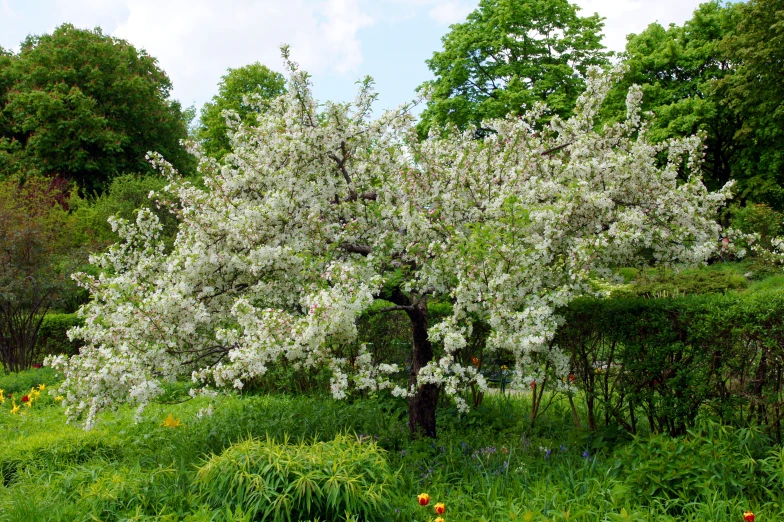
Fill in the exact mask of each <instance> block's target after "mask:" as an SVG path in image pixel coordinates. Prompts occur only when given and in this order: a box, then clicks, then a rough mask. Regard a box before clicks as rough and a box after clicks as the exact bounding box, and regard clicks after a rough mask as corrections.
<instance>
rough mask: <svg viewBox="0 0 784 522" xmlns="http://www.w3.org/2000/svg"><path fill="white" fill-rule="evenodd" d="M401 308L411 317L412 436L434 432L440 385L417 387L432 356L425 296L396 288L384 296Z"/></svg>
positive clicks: (410, 401)
mask: <svg viewBox="0 0 784 522" xmlns="http://www.w3.org/2000/svg"><path fill="white" fill-rule="evenodd" d="M385 298H386V299H388V300H389V301H391V302H393V303H395V304H396V305H397V306H398V307H399V308H398V309H399V310H400V309H402V310H404V311H405V312H406V314H407V315H408V318H409V319H410V320H411V329H412V333H413V350H412V353H411V370H410V371H409V373H408V387H409V389H414V390H415V391H414V394H413V395H412V396H410V397H409V398H408V427H409V429H410V430H411V437H417V436H419V435H423V436H425V437H433V438H435V436H436V406H437V405H438V393H439V391H440V387H439V386H437V385H435V384H425V385H423V386H421V387H417V376H418V375H419V371H420V370H421V369H422V368H423V367H424V366H426V365H427V363H429V362H430V361H432V360H433V345H432V344H430V338H429V337H428V335H427V300H426V299H425V298H422V299H419V300H417V301H416V302H414V301H413V300H412V299H411V298H410V297H409V296H407V295H406V294H404V293H403V292H402V291H401V290H400V289H399V288H397V289H395V290H394V291H392V292H391V295H388V296H385Z"/></svg>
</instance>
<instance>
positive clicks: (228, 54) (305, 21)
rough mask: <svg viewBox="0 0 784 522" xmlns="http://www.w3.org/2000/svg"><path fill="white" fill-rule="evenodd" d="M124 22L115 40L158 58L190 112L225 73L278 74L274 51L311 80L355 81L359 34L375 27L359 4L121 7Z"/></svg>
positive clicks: (177, 1) (183, 2)
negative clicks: (265, 70) (257, 66)
mask: <svg viewBox="0 0 784 522" xmlns="http://www.w3.org/2000/svg"><path fill="white" fill-rule="evenodd" d="M123 3H124V4H125V7H126V8H127V10H128V16H127V17H126V19H125V20H124V21H122V22H121V23H120V24H118V25H117V28H116V29H115V30H114V31H113V32H112V35H113V36H117V37H120V38H124V39H126V40H128V41H130V42H131V43H133V44H134V45H135V46H137V47H142V48H144V49H145V50H146V51H147V52H148V53H149V54H151V55H152V56H155V57H156V58H158V60H159V62H160V65H161V67H162V68H163V69H164V70H165V71H167V72H168V73H169V75H170V77H171V79H172V82H173V83H174V96H175V97H177V98H179V99H180V100H182V101H183V102H184V103H185V104H189V103H191V102H192V101H194V100H196V101H198V103H201V102H203V101H204V100H206V99H208V98H209V97H210V95H209V94H208V93H213V92H214V91H215V86H216V84H217V82H218V81H219V79H220V76H221V75H223V74H224V73H225V72H226V69H227V68H229V67H235V68H236V67H241V66H243V65H247V64H249V63H253V62H256V61H259V62H261V63H264V64H266V65H267V66H269V67H271V68H273V69H278V70H280V69H281V68H282V62H281V58H280V51H279V45H280V44H282V43H287V44H289V45H290V46H291V49H292V58H293V59H294V60H295V61H297V62H299V63H300V65H301V66H302V67H303V68H305V69H307V70H308V71H310V72H312V73H316V74H319V73H337V74H344V73H347V74H354V73H356V71H357V70H358V69H359V67H360V66H361V64H362V44H361V41H360V40H359V38H358V36H357V32H358V31H359V30H360V29H361V28H363V27H367V26H369V25H371V24H372V23H373V20H372V18H370V17H369V16H368V15H366V14H364V13H363V12H362V10H361V9H360V5H359V2H358V0H322V1H318V2H315V1H309V0H265V1H263V2H256V1H252V0H235V1H234V2H231V3H218V2H214V1H211V0H167V1H166V2H161V1H160V0H124V2H123Z"/></svg>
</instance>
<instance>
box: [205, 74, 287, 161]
mask: <svg viewBox="0 0 784 522" xmlns="http://www.w3.org/2000/svg"><path fill="white" fill-rule="evenodd" d="M284 92H286V81H285V79H284V78H283V75H282V74H280V73H277V72H275V71H272V70H270V69H269V68H267V67H266V66H264V65H261V64H260V63H259V62H256V63H253V64H251V65H246V66H244V67H239V68H238V69H229V70H228V72H227V73H226V74H225V75H223V76H222V77H221V82H220V83H219V84H218V94H216V95H215V96H213V97H212V101H209V102H207V103H205V104H204V107H203V108H202V110H201V119H200V122H199V127H198V129H197V131H196V138H197V139H198V140H199V142H200V143H201V146H202V148H203V149H204V151H205V152H206V153H207V154H209V155H210V156H212V157H214V158H217V159H221V158H223V156H225V155H226V154H228V152H229V151H230V150H231V140H230V138H229V127H228V126H227V125H226V116H224V111H232V112H234V113H236V114H237V116H238V117H239V121H241V122H242V123H244V124H246V125H253V124H254V123H255V121H256V117H257V115H258V114H259V112H260V111H262V110H264V107H265V106H266V103H267V102H268V101H269V100H271V99H272V98H275V97H277V96H280V95H281V94H283V93H284Z"/></svg>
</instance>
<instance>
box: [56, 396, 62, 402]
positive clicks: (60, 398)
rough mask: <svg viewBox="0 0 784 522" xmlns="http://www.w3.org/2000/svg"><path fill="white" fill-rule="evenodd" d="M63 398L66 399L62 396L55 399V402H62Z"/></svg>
mask: <svg viewBox="0 0 784 522" xmlns="http://www.w3.org/2000/svg"><path fill="white" fill-rule="evenodd" d="M63 398H64V397H63V396H62V395H58V396H57V397H55V398H54V402H60V401H61V400H63Z"/></svg>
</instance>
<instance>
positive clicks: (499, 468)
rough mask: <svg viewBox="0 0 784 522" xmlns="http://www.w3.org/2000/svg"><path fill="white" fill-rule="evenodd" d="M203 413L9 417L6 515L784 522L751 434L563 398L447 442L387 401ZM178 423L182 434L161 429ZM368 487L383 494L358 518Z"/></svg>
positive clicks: (465, 421) (767, 445)
mask: <svg viewBox="0 0 784 522" xmlns="http://www.w3.org/2000/svg"><path fill="white" fill-rule="evenodd" d="M206 405H207V402H206V399H194V400H193V401H189V402H186V403H183V404H177V405H170V404H156V405H153V406H151V407H150V408H149V410H148V411H147V412H146V413H145V415H144V418H143V420H142V421H141V422H138V423H136V422H134V419H133V411H132V410H131V409H130V408H129V409H122V410H120V411H118V412H116V413H113V414H108V415H107V416H106V417H105V418H104V421H103V422H102V423H101V424H99V426H98V427H97V428H95V429H94V430H93V431H91V432H88V433H85V432H82V431H81V430H79V429H78V428H74V427H69V426H66V425H65V424H64V419H63V416H62V412H61V411H60V410H59V409H58V408H56V407H54V406H48V407H45V408H43V407H42V408H40V409H31V410H30V411H29V412H27V414H26V415H25V416H24V417H21V416H19V415H9V414H7V412H6V411H5V410H3V411H0V436H2V443H0V470H1V471H2V479H3V486H2V487H0V521H15V522H16V521H38V520H41V521H44V520H46V521H48V520H62V521H76V520H102V521H113V520H172V521H174V520H183V521H192V522H195V521H202V520H203V521H208V520H215V521H221V520H225V521H229V520H232V521H233V520H272V519H273V518H271V516H272V515H270V517H268V518H264V516H265V513H266V512H267V510H268V508H269V506H272V505H273V504H272V503H273V502H274V498H273V497H274V494H273V492H275V491H277V492H278V493H280V492H285V495H287V496H288V497H287V498H289V500H290V502H291V503H290V504H288V506H289V507H291V506H293V505H294V504H295V503H296V502H307V495H308V492H310V495H311V496H310V499H311V504H310V506H311V507H310V508H309V509H302V510H301V511H300V514H299V515H297V514H296V513H295V512H294V510H293V509H291V510H289V511H288V512H290V513H294V514H293V515H292V516H291V518H290V520H299V518H296V517H297V516H299V517H302V519H303V520H321V521H332V520H347V521H348V520H352V521H357V522H358V521H360V520H377V521H384V520H390V521H411V520H413V521H432V520H433V519H434V518H435V513H434V511H433V504H434V503H436V502H443V503H445V505H446V513H445V515H444V518H445V520H446V521H447V522H450V521H469V520H476V521H482V520H486V521H491V520H492V521H498V520H519V521H544V520H548V521H567V520H568V521H578V520H579V521H596V522H599V521H613V520H619V521H620V520H630V521H632V520H636V521H643V520H644V521H676V520H677V521H695V522H696V521H732V522H737V521H738V520H741V515H742V513H743V511H745V510H748V509H751V510H753V511H754V512H755V513H756V514H757V520H759V521H768V520H782V519H784V510H783V509H782V507H781V506H784V458H783V454H782V451H781V449H780V448H776V447H775V446H774V445H773V444H772V442H771V441H770V440H769V439H768V438H766V437H765V436H764V435H762V434H761V433H759V432H757V431H754V430H731V429H727V428H723V427H720V426H715V425H712V424H709V423H708V424H705V425H704V426H703V427H701V428H700V429H698V430H695V431H693V432H691V433H689V435H688V436H686V437H682V438H678V439H672V438H669V437H668V436H665V435H661V436H655V437H649V436H646V437H638V438H634V439H630V438H627V436H625V435H624V434H620V433H618V432H613V431H610V430H608V431H605V432H598V433H587V432H579V431H576V430H575V429H574V428H573V427H572V424H571V417H570V415H571V414H570V412H569V410H568V407H567V406H566V405H565V404H561V403H559V402H558V401H555V402H554V403H553V405H552V406H551V408H550V409H549V410H548V411H547V412H546V414H545V416H544V417H542V418H540V419H538V420H537V425H536V426H535V427H534V428H531V427H530V421H529V418H528V414H529V411H530V405H529V403H528V399H527V397H526V396H500V395H498V396H488V397H487V398H486V400H485V402H484V404H483V405H482V407H480V408H479V409H477V410H474V411H472V412H470V413H469V414H466V415H458V413H457V411H456V410H454V409H451V408H442V409H441V410H439V417H438V424H439V426H438V427H439V438H438V439H437V440H427V439H424V440H416V441H411V440H409V438H408V435H407V419H406V417H405V404H404V403H402V402H398V401H396V400H392V399H389V398H387V399H375V400H374V399H368V400H363V401H357V402H355V403H353V404H352V403H348V402H337V401H333V400H331V399H327V398H314V397H301V396H244V397H241V396H230V397H225V398H221V399H220V400H219V401H217V402H215V403H214V406H213V407H214V409H215V412H214V414H213V415H211V416H199V414H198V412H199V410H201V409H202V408H204V407H205V406H206ZM169 414H171V415H172V416H173V418H176V419H180V421H181V424H180V425H179V426H177V427H166V426H163V425H162V424H163V421H164V419H165V418H166V417H167V416H168V415H169ZM314 443H316V445H314ZM319 443H320V444H319ZM317 448H321V449H317ZM325 448H329V449H328V450H327V449H325ZM238 456H246V457H247V458H248V459H249V460H248V462H251V461H253V462H256V465H254V466H244V467H243V466H241V465H235V464H236V463H237V462H240V461H241V459H239V457H238ZM265 459H266V460H265ZM340 459H343V460H340ZM264 462H266V463H267V464H264V465H262V464H263V463H264ZM327 462H333V463H336V462H337V463H338V464H335V465H336V466H337V467H338V468H339V469H340V470H342V472H343V474H342V475H341V474H339V473H337V474H336V473H333V474H332V475H330V473H331V472H328V470H326V468H325V466H326V464H325V463H327ZM232 463H234V464H232ZM270 463H277V464H276V465H277V466H278V467H277V468H276V469H277V471H275V470H273V469H272V468H268V467H266V466H267V465H269V464H270ZM284 464H285V465H284ZM352 470H353V471H352ZM333 475H334V476H336V477H341V476H342V477H343V479H338V478H334V479H332V480H333V485H334V486H335V487H337V489H335V490H334V491H337V492H339V493H333V497H332V498H333V500H334V501H333V502H332V504H330V506H329V507H324V506H327V504H326V503H324V504H319V503H318V499H319V498H322V497H323V498H327V497H324V495H329V494H330V493H328V492H327V493H325V491H328V487H327V486H325V485H324V484H325V483H326V482H325V480H327V479H328V478H329V477H330V476H333ZM325 477H326V478H325ZM352 477H353V478H352ZM357 477H359V478H357ZM322 479H324V480H322ZM357 480H358V481H359V482H354V483H356V484H362V487H355V488H353V489H352V488H350V487H348V486H347V484H350V483H352V481H357ZM335 481H337V482H335ZM240 483H242V484H243V487H244V488H246V492H247V493H248V494H246V495H239V491H240V488H238V486H237V484H240ZM338 483H340V484H338ZM252 484H256V486H254V487H255V489H254V487H251V486H250V485H252ZM262 484H263V486H262ZM275 484H276V485H275ZM373 484H376V485H378V484H382V485H383V488H381V489H379V490H377V493H378V494H377V495H375V496H373V497H372V498H371V497H368V498H371V500H372V501H368V503H367V506H369V507H367V508H366V509H364V508H358V506H360V503H361V502H362V501H363V500H362V498H363V497H362V494H363V493H362V492H367V491H368V490H370V489H372V488H374V487H377V486H374V485H373ZM273 485H275V486H274V487H273ZM366 485H369V486H367V487H366ZM276 488H277V489H276ZM422 492H427V493H429V495H430V497H431V499H432V501H431V503H430V505H428V506H425V507H423V506H420V505H419V504H418V503H417V500H416V496H417V494H419V493H422ZM276 494H277V493H276ZM265 495H266V496H265ZM319 495H322V497H319ZM335 495H337V496H339V497H340V499H341V500H340V501H338V500H337V498H338V497H337V496H335ZM323 498H322V500H323ZM248 499H251V500H248ZM246 500H247V501H246ZM346 512H348V513H346ZM270 513H271V512H270ZM267 514H268V515H269V513H267ZM281 519H283V520H285V519H286V518H285V517H283V518H281Z"/></svg>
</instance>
